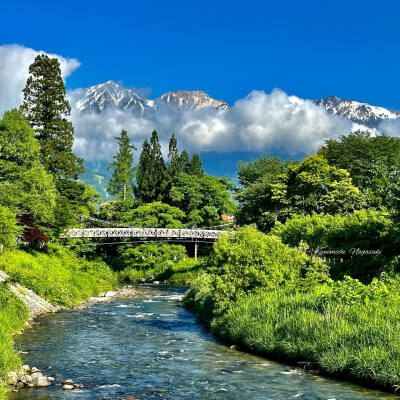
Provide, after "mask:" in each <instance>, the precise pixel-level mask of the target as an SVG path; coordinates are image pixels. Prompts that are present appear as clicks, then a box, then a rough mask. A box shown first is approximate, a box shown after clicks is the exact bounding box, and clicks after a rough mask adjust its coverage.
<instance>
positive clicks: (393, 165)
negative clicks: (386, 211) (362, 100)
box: [318, 131, 400, 208]
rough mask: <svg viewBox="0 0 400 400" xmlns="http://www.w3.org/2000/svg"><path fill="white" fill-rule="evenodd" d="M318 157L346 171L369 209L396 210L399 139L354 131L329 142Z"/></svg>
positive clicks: (399, 187) (399, 177)
mask: <svg viewBox="0 0 400 400" xmlns="http://www.w3.org/2000/svg"><path fill="white" fill-rule="evenodd" d="M318 154H320V155H322V156H323V157H324V158H325V159H326V160H328V163H329V164H330V165H332V166H334V167H336V168H343V169H346V170H347V171H348V172H349V173H350V176H351V178H352V180H353V183H354V185H355V186H357V187H358V188H360V190H361V191H362V192H363V194H364V196H365V198H366V205H367V206H368V207H375V208H376V207H381V206H384V207H388V208H393V207H396V202H397V200H396V198H397V197H398V192H399V190H400V175H399V173H398V171H399V169H400V138H398V137H391V136H387V135H376V136H372V135H371V133H370V132H364V131H356V132H352V133H350V134H349V135H347V136H341V137H340V138H339V140H334V139H329V140H327V141H326V142H325V145H324V146H323V147H321V149H320V150H319V151H318Z"/></svg>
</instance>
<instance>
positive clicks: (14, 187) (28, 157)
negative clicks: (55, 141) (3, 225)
mask: <svg viewBox="0 0 400 400" xmlns="http://www.w3.org/2000/svg"><path fill="white" fill-rule="evenodd" d="M39 156H40V154H39V146H38V143H37V141H36V139H35V135H34V132H33V130H32V129H31V128H30V126H29V124H28V123H27V122H26V120H25V118H24V117H23V115H22V114H21V112H20V111H17V110H11V111H7V112H6V113H5V114H4V116H3V118H2V119H1V120H0V204H2V205H3V206H6V207H8V208H10V210H11V211H12V212H14V213H15V214H17V215H23V214H31V215H32V216H33V218H34V219H35V221H36V222H37V223H47V222H52V221H53V219H54V214H53V210H54V207H55V202H56V189H55V186H54V183H53V179H52V177H51V175H50V174H48V173H47V172H46V171H45V169H44V167H43V166H42V165H41V164H40V161H39Z"/></svg>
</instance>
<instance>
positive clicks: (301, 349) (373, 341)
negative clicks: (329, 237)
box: [184, 228, 400, 391]
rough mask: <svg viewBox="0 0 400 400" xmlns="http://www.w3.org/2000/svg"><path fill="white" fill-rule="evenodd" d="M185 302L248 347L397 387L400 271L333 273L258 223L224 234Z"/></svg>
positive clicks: (399, 382) (230, 340)
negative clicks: (356, 275) (363, 278)
mask: <svg viewBox="0 0 400 400" xmlns="http://www.w3.org/2000/svg"><path fill="white" fill-rule="evenodd" d="M206 265H207V268H206V272H207V273H206V274H204V275H203V276H202V277H201V279H199V280H198V281H197V282H196V283H195V284H194V286H193V287H192V288H191V289H190V290H189V291H188V292H187V293H186V295H185V298H184V302H185V305H186V306H187V307H188V308H189V309H191V310H193V311H194V312H196V313H197V315H198V317H199V319H200V320H202V321H203V322H204V323H205V324H207V325H209V326H210V327H211V329H212V332H213V333H214V334H215V335H216V336H217V337H218V338H219V339H221V340H223V341H225V342H227V343H229V344H235V345H238V346H239V347H240V348H241V349H243V350H247V351H250V352H255V353H258V354H261V355H264V356H267V357H272V358H275V359H278V360H284V361H290V362H294V363H296V362H304V363H311V364H310V365H311V366H312V369H317V370H320V371H322V372H324V373H326V374H330V375H335V376H343V377H346V378H352V379H354V380H357V381H361V382H366V383H369V384H373V385H376V386H379V387H381V388H384V389H386V390H389V391H395V390H397V388H398V387H399V385H400V350H399V347H398V343H399V341H400V333H399V332H400V318H399V315H400V277H398V276H397V275H392V276H390V277H389V276H388V275H385V274H384V275H382V276H381V278H379V279H376V278H375V279H373V280H372V282H371V283H370V284H363V283H361V282H360V281H358V280H357V279H353V278H350V277H345V278H344V279H343V280H339V281H333V280H332V279H331V278H330V277H329V274H328V268H327V265H326V264H325V262H324V261H323V260H320V259H319V258H318V257H315V256H314V257H310V256H308V255H307V254H306V253H305V252H304V251H303V249H302V248H290V247H288V246H287V245H284V244H283V243H282V242H281V241H280V239H279V238H278V237H276V236H272V235H264V234H262V233H260V232H257V231H256V230H254V229H251V228H245V229H240V230H239V232H238V233H237V234H236V235H235V236H231V237H223V238H222V239H221V240H220V241H219V242H218V243H216V245H215V249H214V252H213V253H212V254H211V256H210V257H209V259H208V260H207V262H206Z"/></svg>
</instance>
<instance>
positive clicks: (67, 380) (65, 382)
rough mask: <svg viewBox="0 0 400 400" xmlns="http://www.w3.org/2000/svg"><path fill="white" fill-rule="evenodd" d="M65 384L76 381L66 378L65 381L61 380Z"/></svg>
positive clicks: (71, 383)
mask: <svg viewBox="0 0 400 400" xmlns="http://www.w3.org/2000/svg"><path fill="white" fill-rule="evenodd" d="M61 383H62V384H63V385H73V384H74V381H73V380H72V379H66V380H65V381H61Z"/></svg>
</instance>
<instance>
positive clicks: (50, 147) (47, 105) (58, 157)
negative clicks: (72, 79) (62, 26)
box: [21, 54, 83, 179]
mask: <svg viewBox="0 0 400 400" xmlns="http://www.w3.org/2000/svg"><path fill="white" fill-rule="evenodd" d="M23 93H24V102H23V104H22V106H21V110H22V111H23V112H24V114H25V116H26V118H27V119H28V121H29V123H30V125H31V126H32V128H33V129H34V131H35V134H36V137H37V138H38V139H39V142H40V151H41V160H42V163H43V164H44V166H45V167H46V168H47V170H48V171H49V172H51V173H53V174H55V175H56V176H57V177H59V178H72V179H77V177H78V176H77V174H78V172H83V160H82V159H80V158H78V157H76V156H75V155H74V154H73V152H72V145H73V142H74V137H73V135H74V128H73V126H72V124H71V122H70V121H68V120H67V119H66V117H68V116H69V115H70V112H71V106H70V105H69V103H68V100H67V99H66V98H65V94H66V91H65V85H64V82H63V79H62V77H61V69H60V64H59V62H58V60H57V59H56V58H50V57H48V56H47V55H45V54H40V55H38V56H37V57H36V58H35V60H34V62H33V63H32V64H31V65H30V67H29V77H28V80H27V82H26V86H25V88H24V90H23Z"/></svg>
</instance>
